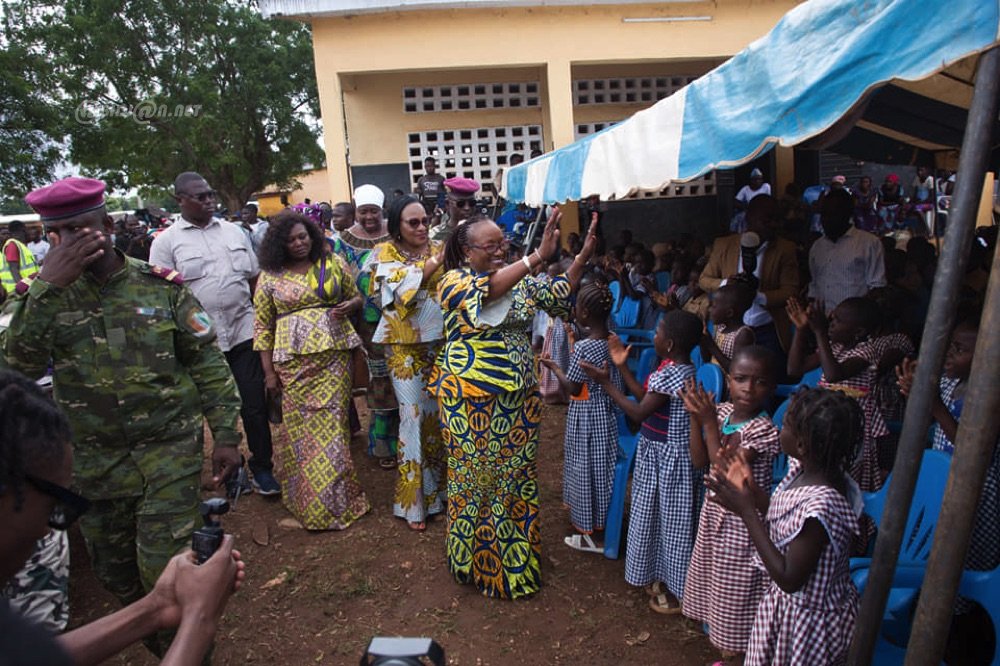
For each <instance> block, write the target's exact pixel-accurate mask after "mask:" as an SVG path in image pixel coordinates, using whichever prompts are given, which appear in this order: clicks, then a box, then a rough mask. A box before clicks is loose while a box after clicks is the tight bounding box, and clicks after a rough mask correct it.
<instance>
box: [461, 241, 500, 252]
mask: <svg viewBox="0 0 1000 666" xmlns="http://www.w3.org/2000/svg"><path fill="white" fill-rule="evenodd" d="M467 247H471V248H473V249H476V250H482V251H483V252H485V253H486V254H496V253H497V252H499V251H501V250H503V251H504V252H506V251H507V248H509V247H510V241H507V240H503V241H500V242H499V243H498V242H496V241H492V242H490V243H487V244H486V245H473V244H472V243H469V244H468V245H467Z"/></svg>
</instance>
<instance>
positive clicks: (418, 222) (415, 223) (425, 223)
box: [403, 217, 431, 229]
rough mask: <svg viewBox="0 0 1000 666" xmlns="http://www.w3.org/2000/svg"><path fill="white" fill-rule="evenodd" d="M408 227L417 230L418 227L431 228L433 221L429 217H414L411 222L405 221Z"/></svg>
mask: <svg viewBox="0 0 1000 666" xmlns="http://www.w3.org/2000/svg"><path fill="white" fill-rule="evenodd" d="M403 222H406V224H407V225H409V226H411V227H413V228H414V229H416V228H417V227H429V226H431V221H430V220H429V219H428V218H427V217H414V218H413V219H410V220H403Z"/></svg>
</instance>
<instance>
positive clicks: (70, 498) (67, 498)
mask: <svg viewBox="0 0 1000 666" xmlns="http://www.w3.org/2000/svg"><path fill="white" fill-rule="evenodd" d="M24 480H25V481H27V482H28V483H30V484H31V485H32V486H34V487H35V490H37V491H38V492H40V493H44V494H45V495H48V496H49V497H51V498H53V499H54V500H55V501H56V505H55V506H54V507H52V513H51V514H50V515H49V527H51V528H52V529H56V530H68V529H69V528H70V526H71V525H72V524H73V523H75V522H76V520H77V518H79V517H80V516H82V515H83V514H85V513H86V512H87V509H89V508H90V500H88V499H87V498H86V497H83V496H82V495H77V494H76V493H74V492H73V491H72V490H70V489H69V488H63V487H62V486H60V485H58V484H56V483H52V482H51V481H46V480H45V479H39V478H38V477H37V476H32V475H30V474H25V475H24Z"/></svg>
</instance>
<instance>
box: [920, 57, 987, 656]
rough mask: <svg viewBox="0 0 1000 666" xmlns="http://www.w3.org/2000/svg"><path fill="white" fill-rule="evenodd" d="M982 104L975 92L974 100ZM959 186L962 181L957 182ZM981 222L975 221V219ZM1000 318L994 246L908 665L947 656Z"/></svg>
mask: <svg viewBox="0 0 1000 666" xmlns="http://www.w3.org/2000/svg"><path fill="white" fill-rule="evenodd" d="M987 58H988V59H989V62H990V63H991V66H992V74H990V75H989V76H990V77H991V84H992V85H983V86H982V87H983V90H982V91H980V84H981V81H982V79H981V78H980V77H982V76H984V74H987V72H986V68H985V66H986V59H987ZM998 63H1000V49H994V50H993V51H991V52H990V53H988V54H986V55H985V56H983V58H982V59H981V60H980V65H979V67H980V69H979V74H978V75H977V77H976V92H975V94H976V95H977V96H982V97H987V96H988V97H990V98H991V99H992V104H991V105H990V104H987V103H984V104H983V105H982V106H983V109H982V112H983V115H982V116H976V117H975V118H974V117H973V116H972V114H971V111H972V109H970V115H969V127H967V128H966V136H968V135H969V133H970V129H971V128H972V127H973V122H974V121H975V120H983V121H985V122H984V123H983V125H981V126H980V127H983V128H985V132H983V133H981V134H980V133H977V132H972V134H973V135H974V136H975V140H976V143H977V144H978V146H979V152H980V153H982V154H981V156H980V155H976V156H975V157H977V158H979V159H980V162H978V163H976V164H975V165H974V168H975V167H981V168H982V170H981V171H974V172H973V173H972V174H971V176H973V177H976V178H978V182H980V183H982V181H983V173H982V171H985V166H986V161H987V158H988V156H989V148H990V145H991V144H992V141H991V140H990V131H989V127H990V126H991V124H992V121H993V120H994V119H995V118H996V117H997V92H998V89H1000V66H998ZM980 93H982V94H980ZM988 101H990V100H987V102H988ZM975 104H976V98H975V97H974V98H973V108H975ZM963 147H964V146H963ZM962 176H963V174H962V172H959V176H958V179H957V180H961V179H962ZM974 182H976V181H973V180H971V179H970V180H969V181H968V183H969V185H972V184H973V183H974ZM957 186H958V183H957V182H956V189H957ZM972 189H977V190H981V189H982V187H981V186H980V187H978V188H972V187H969V188H963V190H962V191H963V192H964V191H965V190H972ZM962 204H963V206H962V213H966V210H968V213H967V214H968V215H969V216H970V217H972V218H973V219H975V217H976V212H977V211H978V208H979V205H978V204H979V197H978V196H977V197H975V201H974V203H972V202H966V201H965V200H963V201H962ZM964 204H969V205H968V206H966V205H964ZM974 224H975V223H974V222H973V226H974ZM998 325H1000V253H998V252H996V251H995V250H994V253H993V266H992V270H991V271H990V280H989V284H988V285H987V287H986V301H985V307H984V310H983V316H982V320H981V322H980V324H979V337H978V339H977V341H976V351H975V355H974V356H973V363H972V373H971V375H970V377H969V386H968V389H967V391H966V401H965V406H964V407H963V408H962V418H961V419H960V420H959V422H958V434H957V435H956V437H955V452H954V454H953V455H952V459H951V469H950V470H949V473H948V485H947V486H946V487H945V492H944V501H943V502H942V503H941V513H940V515H939V516H938V526H937V529H936V530H935V531H934V546H933V547H932V549H931V556H930V559H929V560H928V562H927V572H926V573H925V574H924V589H925V590H930V591H932V593H931V594H921V595H920V601H919V602H918V604H917V614H916V617H915V618H914V620H913V631H912V632H911V637H910V642H909V646H908V649H907V652H906V662H905V663H906V666H924V665H926V666H931V665H932V664H940V663H941V661H942V659H943V657H944V652H945V648H946V646H947V642H948V631H949V629H950V628H951V617H952V614H953V613H954V608H955V597H956V596H957V592H958V586H959V583H960V581H961V578H962V570H963V569H964V568H965V558H966V553H967V551H968V549H969V542H970V540H971V537H972V528H973V525H974V524H975V519H976V509H977V507H978V506H979V497H980V495H981V494H982V491H983V485H984V484H985V482H986V472H987V470H988V469H989V466H990V461H991V460H992V458H993V453H994V451H993V449H994V448H995V447H996V443H997V435H998V433H1000V345H998V344H996V339H995V338H994V337H993V336H992V332H993V331H995V330H996V328H995V327H996V326H998Z"/></svg>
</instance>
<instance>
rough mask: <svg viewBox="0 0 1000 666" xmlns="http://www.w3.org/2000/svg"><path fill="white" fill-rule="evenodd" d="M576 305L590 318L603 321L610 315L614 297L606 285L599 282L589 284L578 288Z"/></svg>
mask: <svg viewBox="0 0 1000 666" xmlns="http://www.w3.org/2000/svg"><path fill="white" fill-rule="evenodd" d="M576 304H577V305H578V306H580V307H582V308H584V309H585V310H586V311H587V312H588V314H590V316H591V317H594V318H595V319H598V320H600V321H604V320H605V319H607V318H608V315H609V314H611V308H612V307H614V304H615V297H614V296H613V295H612V294H611V290H610V289H608V287H607V285H604V284H601V283H600V282H590V283H588V284H585V285H583V286H582V287H580V291H579V292H577V295H576Z"/></svg>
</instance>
